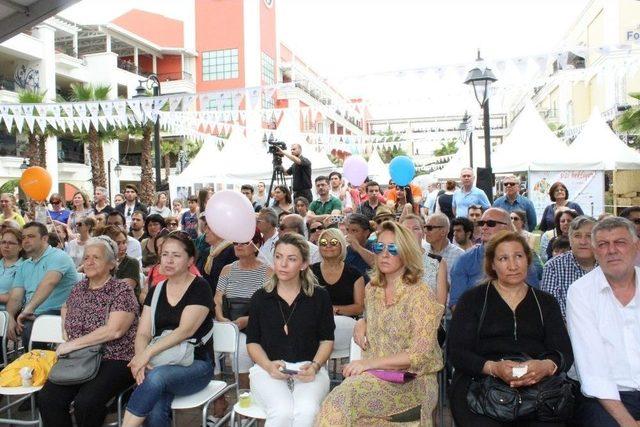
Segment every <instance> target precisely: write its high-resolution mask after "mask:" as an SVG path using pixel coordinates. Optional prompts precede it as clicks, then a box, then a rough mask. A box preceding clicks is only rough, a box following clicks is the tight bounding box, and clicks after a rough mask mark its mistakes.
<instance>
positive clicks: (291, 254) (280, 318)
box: [246, 233, 335, 427]
mask: <svg viewBox="0 0 640 427" xmlns="http://www.w3.org/2000/svg"><path fill="white" fill-rule="evenodd" d="M309 259H310V254H309V245H308V243H307V241H306V240H305V239H304V238H303V237H302V236H300V235H297V234H294V233H288V234H285V235H282V236H280V239H279V240H278V242H277V243H276V245H275V249H274V263H273V264H274V265H273V270H274V275H273V276H272V278H271V279H270V280H269V281H267V284H266V285H265V287H264V288H262V289H259V290H257V291H256V292H255V293H254V294H253V297H252V298H251V304H250V308H249V324H248V326H247V331H246V333H247V350H248V352H249V356H251V359H253V361H254V362H255V363H256V364H255V365H254V366H253V367H252V368H251V369H250V370H249V379H250V381H251V395H252V398H253V399H255V400H256V401H257V402H258V403H259V404H260V405H261V406H262V408H264V410H265V411H266V413H267V420H266V425H267V426H292V425H293V426H296V427H305V426H311V425H312V424H313V420H314V419H315V416H316V413H317V412H318V410H319V409H320V404H321V403H322V399H324V397H325V396H326V394H327V393H328V392H329V375H328V374H327V371H326V369H325V368H324V364H325V362H326V361H327V359H328V358H329V356H330V355H331V351H332V350H333V339H334V329H335V323H334V321H333V310H332V309H331V300H330V299H329V294H328V292H327V291H326V290H324V289H323V288H321V287H319V286H318V285H317V282H316V279H315V276H314V275H313V273H312V272H311V270H310V269H309ZM283 370H284V371H283Z"/></svg>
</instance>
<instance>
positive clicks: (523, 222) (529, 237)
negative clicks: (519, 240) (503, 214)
mask: <svg viewBox="0 0 640 427" xmlns="http://www.w3.org/2000/svg"><path fill="white" fill-rule="evenodd" d="M509 216H510V217H511V223H512V224H513V227H514V228H515V229H516V232H517V233H518V234H520V235H521V236H522V237H524V238H525V239H526V241H527V243H529V246H530V247H532V248H534V247H535V246H536V235H535V234H533V233H531V232H529V231H527V213H526V212H525V211H523V210H520V209H516V210H515V211H512V212H511V213H510V214H509Z"/></svg>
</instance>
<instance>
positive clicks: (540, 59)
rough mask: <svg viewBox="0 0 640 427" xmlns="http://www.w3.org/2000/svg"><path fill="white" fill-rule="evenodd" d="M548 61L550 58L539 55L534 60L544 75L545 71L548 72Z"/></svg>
mask: <svg viewBox="0 0 640 427" xmlns="http://www.w3.org/2000/svg"><path fill="white" fill-rule="evenodd" d="M548 60H549V58H548V57H547V55H538V56H536V57H535V58H534V61H535V62H536V64H538V68H539V69H540V72H542V73H544V72H545V71H547V62H548Z"/></svg>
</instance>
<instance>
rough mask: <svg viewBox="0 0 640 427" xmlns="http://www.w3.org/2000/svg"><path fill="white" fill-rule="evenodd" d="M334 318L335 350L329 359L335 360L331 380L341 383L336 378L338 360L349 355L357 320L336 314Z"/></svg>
mask: <svg viewBox="0 0 640 427" xmlns="http://www.w3.org/2000/svg"><path fill="white" fill-rule="evenodd" d="M333 320H334V322H335V324H336V329H335V332H334V336H335V338H334V341H333V351H332V352H331V356H329V361H332V362H333V369H332V370H331V382H332V383H339V382H340V381H341V380H340V379H336V376H337V370H338V360H340V359H343V358H345V357H349V351H350V349H349V344H350V343H351V337H352V336H353V328H354V327H355V326H356V320H355V319H354V318H353V317H347V316H334V317H333Z"/></svg>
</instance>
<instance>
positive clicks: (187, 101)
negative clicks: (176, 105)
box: [182, 95, 196, 111]
mask: <svg viewBox="0 0 640 427" xmlns="http://www.w3.org/2000/svg"><path fill="white" fill-rule="evenodd" d="M194 99H196V97H195V95H186V96H183V97H182V111H185V110H188V109H191V107H192V106H193V100H194Z"/></svg>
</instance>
